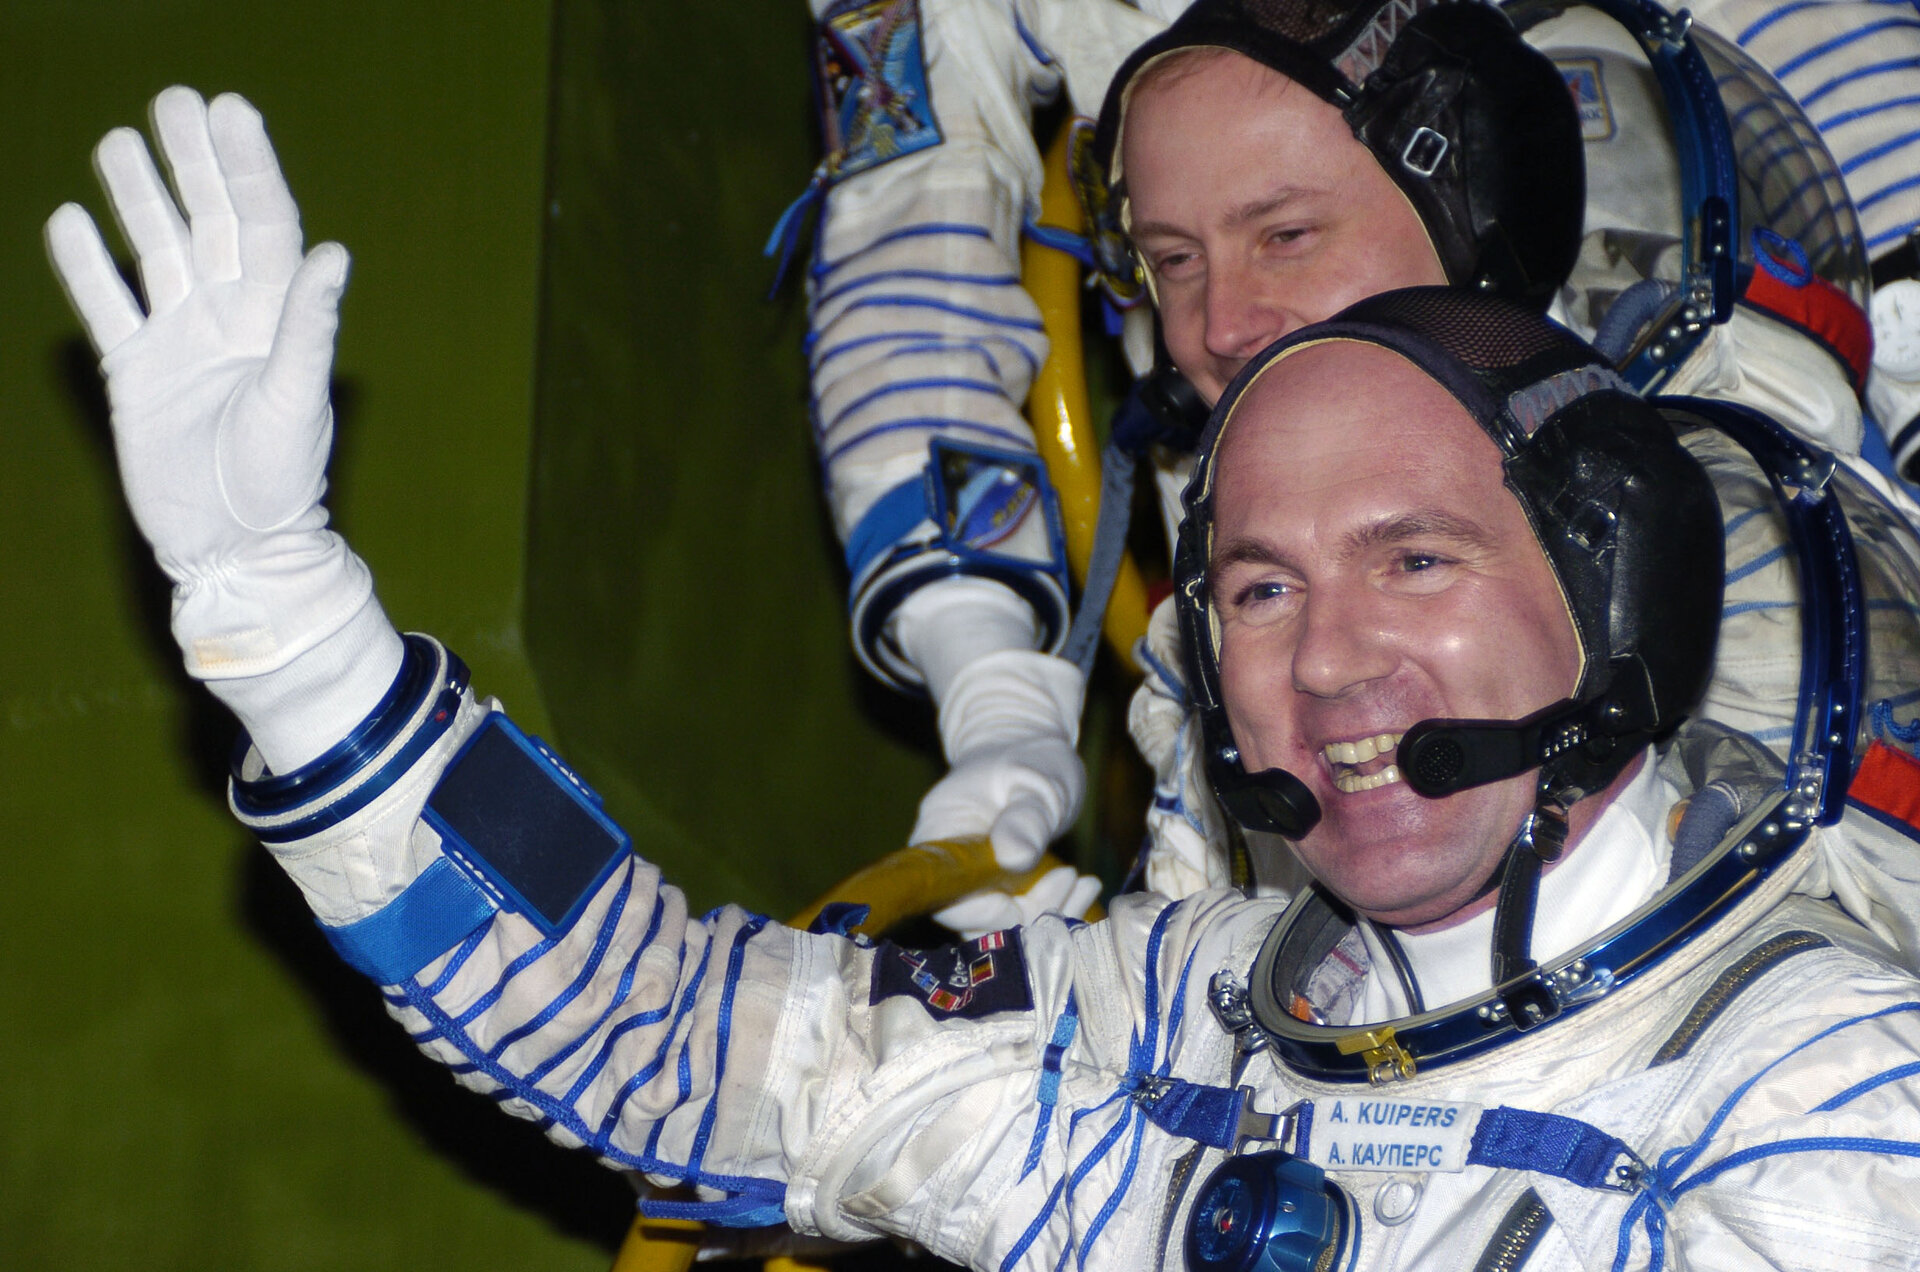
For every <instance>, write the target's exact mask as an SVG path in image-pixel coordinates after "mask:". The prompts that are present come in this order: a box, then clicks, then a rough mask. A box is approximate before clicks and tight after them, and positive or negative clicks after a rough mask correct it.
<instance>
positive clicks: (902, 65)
mask: <svg viewBox="0 0 1920 1272" xmlns="http://www.w3.org/2000/svg"><path fill="white" fill-rule="evenodd" d="M814 55H815V71H816V72H817V74H818V76H819V90H820V116H821V119H820V130H821V136H822V138H823V140H824V142H825V145H826V151H827V157H826V160H825V161H824V163H823V164H822V167H823V168H824V170H825V176H826V178H827V180H829V181H836V180H838V179H840V178H841V177H846V176H852V175H853V174H854V173H856V172H865V171H866V170H867V169H869V168H877V167H879V166H880V165H881V164H883V163H886V162H887V161H889V160H892V159H898V158H900V157H901V156H902V155H910V154H912V153H913V152H914V151H916V150H925V149H926V148H927V147H929V146H937V145H939V144H940V140H941V135H940V125H939V124H938V122H936V121H935V119H934V117H933V98H932V96H931V95H930V94H929V93H928V91H927V66H926V60H925V56H924V54H923V53H922V50H921V44H920V6H919V3H918V0H864V2H862V0H855V2H854V3H851V4H847V5H843V6H841V7H839V8H837V9H836V10H834V11H833V12H831V13H829V14H827V16H826V18H825V19H823V20H822V21H821V23H820V35H819V40H818V41H817V43H816V44H815V48H814Z"/></svg>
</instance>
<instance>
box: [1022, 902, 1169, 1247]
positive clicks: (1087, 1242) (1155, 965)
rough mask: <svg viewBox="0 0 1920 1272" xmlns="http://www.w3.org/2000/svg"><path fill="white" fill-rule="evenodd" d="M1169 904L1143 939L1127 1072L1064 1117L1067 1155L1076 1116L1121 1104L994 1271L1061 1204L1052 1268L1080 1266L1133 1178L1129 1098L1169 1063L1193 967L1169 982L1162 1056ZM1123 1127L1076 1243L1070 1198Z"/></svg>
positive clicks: (1137, 1133) (1135, 1138)
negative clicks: (1140, 994)
mask: <svg viewBox="0 0 1920 1272" xmlns="http://www.w3.org/2000/svg"><path fill="white" fill-rule="evenodd" d="M1175 908H1176V907H1174V906H1168V907H1167V908H1166V909H1164V910H1162V911H1161V912H1160V915H1159V917H1158V918H1156V919H1155V920H1154V925H1153V930H1152V932H1151V934H1150V935H1149V936H1148V938H1147V953H1146V960H1145V962H1146V993H1145V1002H1144V1004H1143V1007H1144V1010H1143V1013H1142V1014H1143V1016H1144V1017H1145V1021H1146V1036H1145V1037H1144V1038H1143V1037H1141V1036H1139V1035H1138V1034H1136V1035H1135V1036H1134V1039H1133V1042H1132V1044H1131V1046H1130V1047H1129V1049H1128V1066H1127V1067H1128V1072H1127V1074H1126V1076H1125V1077H1124V1078H1123V1079H1122V1080H1121V1082H1120V1084H1119V1086H1118V1087H1116V1088H1115V1090H1114V1091H1113V1093H1112V1094H1111V1095H1109V1096H1108V1097H1107V1098H1106V1099H1105V1100H1102V1101H1101V1102H1100V1103H1099V1104H1097V1105H1094V1106H1092V1107H1090V1108H1085V1109H1081V1110H1080V1111H1079V1112H1077V1113H1075V1114H1074V1115H1073V1116H1072V1117H1071V1118H1069V1119H1068V1122H1067V1140H1066V1151H1067V1156H1068V1160H1071V1158H1072V1145H1073V1140H1074V1136H1075V1135H1076V1134H1077V1133H1078V1131H1079V1129H1080V1124H1081V1122H1082V1121H1084V1120H1085V1119H1086V1118H1088V1117H1090V1116H1092V1115H1094V1114H1096V1113H1099V1112H1101V1111H1102V1110H1104V1109H1107V1108H1109V1107H1111V1106H1112V1105H1114V1104H1116V1103H1119V1104H1120V1105H1121V1111H1120V1116H1119V1117H1118V1118H1116V1119H1115V1120H1114V1122H1113V1124H1112V1125H1110V1126H1109V1127H1108V1128H1107V1129H1106V1131H1105V1133H1104V1134H1102V1135H1101V1137H1100V1139H1099V1141H1098V1142H1097V1143H1096V1144H1094V1146H1093V1148H1092V1149H1091V1150H1090V1151H1089V1152H1088V1153H1087V1155H1086V1156H1085V1157H1083V1158H1082V1159H1081V1160H1080V1162H1079V1163H1078V1164H1077V1165H1075V1166H1074V1167H1073V1169H1072V1170H1071V1171H1069V1172H1068V1174H1067V1176H1066V1178H1064V1179H1062V1180H1061V1181H1060V1182H1058V1183H1056V1184H1055V1185H1054V1187H1053V1190H1052V1191H1051V1192H1050V1193H1048V1195H1047V1199H1046V1201H1045V1203H1044V1204H1042V1206H1041V1207H1040V1210H1039V1213H1038V1214H1036V1215H1034V1217H1033V1221H1032V1222H1031V1223H1029V1224H1028V1225H1027V1227H1026V1230H1025V1231H1024V1232H1022V1233H1021V1234H1020V1239H1019V1240H1018V1241H1016V1242H1015V1243H1014V1244H1013V1247H1012V1248H1011V1249H1010V1250H1008V1251H1007V1253H1006V1256H1005V1257H1004V1258H1002V1259H1001V1261H1000V1272H1010V1270H1011V1269H1012V1268H1013V1267H1014V1265H1015V1264H1017V1263H1018V1262H1019V1261H1020V1260H1021V1259H1022V1258H1023V1257H1024V1256H1025V1255H1026V1253H1027V1251H1028V1249H1030V1248H1031V1247H1032V1245H1033V1243H1034V1242H1035V1241H1036V1240H1038V1239H1039V1236H1040V1234H1041V1233H1042V1232H1044V1231H1045V1230H1046V1227H1047V1224H1048V1222H1049V1220H1051V1219H1052V1218H1053V1216H1054V1214H1055V1212H1056V1211H1057V1210H1058V1209H1059V1208H1060V1207H1061V1205H1062V1204H1063V1203H1064V1205H1065V1207H1066V1211H1067V1231H1068V1234H1069V1236H1068V1240H1067V1241H1065V1242H1063V1243H1062V1246H1061V1250H1060V1258H1059V1260H1058V1261H1057V1262H1056V1264H1055V1268H1056V1270H1057V1269H1059V1268H1062V1267H1064V1266H1065V1264H1066V1261H1067V1259H1068V1258H1070V1257H1071V1258H1076V1259H1077V1260H1078V1261H1079V1262H1080V1263H1081V1264H1082V1265H1083V1266H1084V1265H1085V1262H1086V1258H1087V1253H1088V1251H1089V1250H1091V1249H1092V1248H1093V1244H1094V1242H1095V1241H1097V1240H1098V1239H1099V1237H1100V1234H1101V1233H1102V1232H1103V1231H1104V1230H1105V1228H1106V1225H1107V1223H1108V1221H1109V1220H1110V1219H1111V1218H1112V1217H1113V1215H1114V1213H1115V1212H1116V1211H1117V1210H1118V1209H1119V1207H1120V1203H1121V1201H1122V1200H1123V1199H1124V1198H1125V1197H1126V1195H1127V1192H1128V1190H1129V1189H1130V1188H1131V1187H1132V1184H1133V1178H1134V1175H1135V1173H1136V1171H1137V1168H1138V1166H1139V1160H1140V1149H1141V1143H1142V1140H1143V1136H1144V1132H1145V1129H1146V1122H1147V1120H1148V1119H1147V1118H1146V1116H1145V1114H1144V1113H1143V1112H1142V1111H1141V1108H1140V1105H1139V1103H1138V1102H1137V1101H1136V1100H1135V1099H1134V1098H1133V1097H1134V1096H1135V1095H1136V1093H1138V1092H1139V1091H1141V1090H1142V1089H1143V1088H1145V1087H1146V1086H1147V1085H1148V1083H1149V1081H1150V1080H1151V1079H1155V1078H1160V1079H1164V1078H1165V1077H1166V1075H1167V1073H1168V1072H1169V1071H1170V1070H1171V1068H1172V1065H1173V1056H1172V1043H1173V1039H1174V1038H1175V1037H1176V1036H1178V1034H1179V1032H1180V1025H1181V1022H1182V1021H1183V1020H1184V1019H1185V1014H1186V997H1187V994H1186V991H1187V983H1188V978H1189V976H1190V974H1191V973H1192V971H1193V960H1192V957H1191V956H1189V958H1188V960H1187V962H1186V964H1185V965H1184V966H1183V967H1182V968H1181V971H1180V979H1179V982H1178V984H1177V986H1176V987H1175V991H1174V998H1173V1002H1172V1004H1171V1006H1170V1007H1169V1009H1168V1012H1167V1021H1166V1027H1165V1033H1164V1037H1165V1039H1166V1054H1165V1055H1162V1054H1161V1050H1162V1048H1161V1039H1162V1030H1161V1024H1160V997H1161V990H1160V976H1159V966H1160V949H1161V946H1162V944H1163V943H1164V941H1165V938H1166V930H1167V925H1168V923H1169V922H1170V920H1171V919H1172V917H1173V912H1174V909H1175ZM1058 1033H1059V1031H1058V1028H1057V1027H1056V1035H1055V1036H1056V1037H1057V1036H1058ZM1156 1057H1157V1062H1156ZM1042 1116H1043V1118H1044V1116H1045V1115H1044V1114H1043V1115H1042ZM1129 1131H1131V1132H1132V1143H1131V1144H1130V1145H1129V1146H1128V1150H1127V1162H1126V1165H1125V1166H1124V1167H1122V1169H1121V1173H1120V1178H1119V1180H1118V1182H1117V1183H1116V1184H1115V1186H1114V1190H1113V1193H1112V1195H1111V1196H1109V1197H1108V1198H1107V1199H1106V1201H1105V1203H1104V1204H1103V1205H1102V1206H1101V1208H1100V1210H1099V1212H1098V1213H1097V1214H1095V1216H1094V1217H1093V1220H1092V1222H1091V1223H1089V1224H1088V1226H1087V1229H1086V1232H1085V1234H1084V1235H1083V1236H1082V1237H1081V1238H1080V1240H1079V1241H1078V1242H1077V1243H1076V1242H1075V1241H1074V1240H1073V1239H1072V1233H1073V1231H1074V1223H1073V1209H1074V1206H1073V1203H1074V1195H1075V1192H1076V1190H1077V1189H1078V1188H1079V1186H1080V1185H1081V1183H1082V1182H1084V1181H1085V1179H1086V1177H1087V1175H1088V1174H1089V1173H1090V1172H1091V1171H1092V1170H1093V1168H1094V1167H1096V1166H1098V1165H1099V1164H1100V1163H1101V1162H1102V1161H1104V1160H1106V1158H1107V1155H1108V1154H1109V1153H1111V1152H1112V1151H1113V1148H1114V1146H1115V1145H1116V1144H1118V1143H1119V1142H1120V1140H1121V1138H1122V1137H1123V1136H1126V1135H1127V1133H1128V1132H1129Z"/></svg>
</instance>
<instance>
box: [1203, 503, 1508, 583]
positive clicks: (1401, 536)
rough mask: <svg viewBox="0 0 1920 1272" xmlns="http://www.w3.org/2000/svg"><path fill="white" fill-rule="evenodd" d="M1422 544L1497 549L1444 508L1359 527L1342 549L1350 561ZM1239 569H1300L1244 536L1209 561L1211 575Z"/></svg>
mask: <svg viewBox="0 0 1920 1272" xmlns="http://www.w3.org/2000/svg"><path fill="white" fill-rule="evenodd" d="M1418 542H1427V543H1433V544H1446V545H1449V546H1453V547H1464V548H1476V549H1486V548H1490V547H1492V546H1493V544H1494V536H1493V534H1492V533H1491V532H1490V531H1489V530H1488V529H1487V528H1486V527H1485V526H1483V525H1481V524H1480V523H1479V522H1477V521H1474V520H1471V519H1469V518H1467V517H1462V516H1460V515H1459V514H1457V513H1452V512H1447V511H1445V510H1444V509H1440V508H1419V509H1414V510H1412V511H1409V512H1401V513H1395V514H1393V515H1391V516H1385V517H1380V518H1378V519H1376V520H1373V521H1369V522H1367V523H1366V524H1365V525H1361V526H1356V527H1355V528H1354V529H1352V530H1350V531H1348V532H1347V533H1346V534H1345V535H1343V536H1341V539H1340V549H1341V553H1342V555H1343V556H1349V557H1350V556H1355V555H1358V554H1360V553H1363V552H1365V551H1366V550H1367V549H1369V548H1378V547H1390V546H1392V545H1394V544H1398V543H1418ZM1236 565H1257V566H1274V567H1278V568H1280V569H1283V570H1297V569H1298V568H1299V567H1298V565H1297V564H1296V563H1295V562H1294V560H1293V559H1292V558H1291V557H1290V556H1288V554H1287V553H1285V552H1283V551H1281V550H1280V549H1279V548H1277V547H1275V546H1274V545H1273V544H1272V543H1270V542H1268V541H1267V540H1265V539H1260V538H1254V537H1249V536H1242V537H1240V538H1236V539H1232V540H1229V541H1228V542H1226V543H1223V544H1221V545H1220V546H1219V547H1218V548H1216V549H1215V551H1214V553H1213V555H1212V557H1210V558H1209V559H1208V561H1207V572H1208V573H1209V574H1219V573H1220V572H1221V571H1224V570H1227V569H1229V568H1231V567H1233V566H1236Z"/></svg>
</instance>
